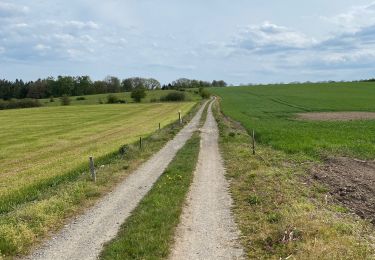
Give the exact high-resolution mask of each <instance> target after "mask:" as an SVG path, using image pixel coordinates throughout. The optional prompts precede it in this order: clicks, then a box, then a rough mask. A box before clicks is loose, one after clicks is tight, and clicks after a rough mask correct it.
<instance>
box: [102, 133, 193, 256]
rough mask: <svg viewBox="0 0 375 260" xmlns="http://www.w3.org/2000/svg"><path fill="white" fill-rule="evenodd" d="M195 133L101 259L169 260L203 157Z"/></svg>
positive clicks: (106, 247) (107, 246)
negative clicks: (195, 174)
mask: <svg viewBox="0 0 375 260" xmlns="http://www.w3.org/2000/svg"><path fill="white" fill-rule="evenodd" d="M199 143H200V138H199V134H198V133H195V134H194V135H193V137H192V138H191V139H190V140H189V141H188V142H187V143H186V144H185V146H184V147H183V148H182V149H181V150H180V151H179V152H178V153H177V155H176V157H175V159H174V160H173V161H172V162H171V163H170V165H169V166H168V168H167V170H166V171H165V172H164V173H163V175H162V176H161V177H160V178H159V180H158V181H157V182H156V183H155V185H154V187H153V188H152V189H151V191H150V192H149V193H148V194H147V195H146V196H145V197H144V198H143V200H142V201H141V203H140V204H139V205H138V207H137V208H136V209H135V210H134V211H133V213H132V215H131V216H130V217H129V218H128V219H127V221H126V222H125V223H124V224H123V226H122V227H121V230H120V232H119V234H118V237H117V238H116V239H114V240H113V241H111V242H110V243H108V244H107V245H106V246H105V248H104V250H103V252H102V254H101V259H165V258H166V257H167V256H168V254H169V252H170V246H171V244H172V242H173V235H174V231H175V228H176V226H177V224H178V222H179V217H180V215H181V212H182V206H183V204H184V201H185V197H186V194H187V192H188V190H189V186H190V184H191V182H192V179H193V172H194V169H195V166H196V163H197V159H198V153H199Z"/></svg>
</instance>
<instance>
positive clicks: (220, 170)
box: [171, 103, 243, 260]
mask: <svg viewBox="0 0 375 260" xmlns="http://www.w3.org/2000/svg"><path fill="white" fill-rule="evenodd" d="M211 106H212V103H211V104H210V106H209V109H208V115H207V120H206V123H205V125H204V127H203V129H202V134H201V138H202V139H201V150H200V153H199V160H198V165H197V169H196V172H195V175H194V180H193V184H192V186H191V189H190V191H189V194H188V198H187V205H186V206H185V208H184V210H183V213H182V216H181V222H180V224H179V226H178V228H177V232H176V237H175V245H174V247H173V249H172V252H171V259H173V260H174V259H176V260H181V259H184V260H185V259H242V258H243V250H242V248H241V247H240V246H239V244H238V241H237V240H238V236H239V232H238V230H237V227H236V225H235V223H234V220H233V217H232V214H231V207H232V199H231V196H230V194H229V192H228V182H227V180H226V179H225V177H224V174H225V170H224V167H223V163H222V159H221V156H220V153H219V146H218V127H217V124H216V121H215V119H214V117H213V115H212V110H211V109H212V108H211Z"/></svg>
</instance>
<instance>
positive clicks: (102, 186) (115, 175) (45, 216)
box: [0, 106, 199, 258]
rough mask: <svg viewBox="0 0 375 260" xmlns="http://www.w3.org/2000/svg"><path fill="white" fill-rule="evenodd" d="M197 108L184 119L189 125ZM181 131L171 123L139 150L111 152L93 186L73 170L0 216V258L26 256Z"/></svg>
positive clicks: (100, 164)
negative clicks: (62, 180)
mask: <svg viewBox="0 0 375 260" xmlns="http://www.w3.org/2000/svg"><path fill="white" fill-rule="evenodd" d="M198 107H199V106H196V107H195V108H194V109H192V110H191V111H190V113H188V115H186V116H185V118H184V122H188V121H190V119H191V118H192V116H193V115H194V114H195V113H196V111H197V109H198ZM180 129H181V126H180V125H179V124H178V123H177V122H175V123H172V124H170V125H168V126H166V127H165V128H163V129H162V130H161V131H157V132H154V133H153V134H151V135H150V136H148V137H147V138H145V139H144V146H143V148H142V149H141V150H140V149H139V148H138V143H133V144H129V145H127V146H126V153H125V155H121V154H120V153H119V152H113V153H111V154H108V155H107V156H104V157H102V158H101V159H100V160H97V161H96V163H97V166H98V171H97V182H96V183H93V182H92V181H91V180H90V177H89V174H88V167H82V168H79V169H76V170H75V171H73V172H74V178H72V179H67V180H66V181H64V182H59V183H52V184H51V185H49V186H48V187H47V188H46V189H44V190H43V192H39V193H38V194H37V195H36V196H35V197H34V199H33V200H31V201H27V202H25V203H23V204H20V205H18V206H16V207H14V208H13V209H12V210H11V211H9V212H7V213H3V214H0V258H1V256H3V257H7V258H11V257H12V256H15V255H19V254H26V253H27V252H28V251H29V250H30V248H31V247H32V246H33V245H35V244H36V243H38V242H39V241H41V240H42V239H43V238H44V237H46V235H47V234H48V233H49V232H51V231H52V232H53V231H56V230H58V229H60V228H61V227H62V226H63V224H64V222H65V221H66V220H67V219H68V218H70V217H72V216H74V215H77V214H79V213H80V212H82V211H83V210H84V209H85V208H87V207H89V206H91V205H93V204H94V203H95V201H96V200H97V199H98V198H99V197H100V196H102V195H104V194H105V193H106V192H108V191H110V190H111V188H112V187H113V186H114V185H115V184H116V183H118V182H120V181H121V180H123V179H124V177H126V176H127V175H128V174H130V173H131V172H132V171H134V170H135V169H136V168H137V167H138V166H139V165H140V164H141V163H142V162H144V161H146V160H147V159H148V158H149V157H150V156H152V155H153V154H154V153H155V152H156V151H158V150H160V149H161V147H163V146H164V145H165V143H166V142H167V141H168V140H170V139H171V138H173V137H174V136H175V134H177V133H178V131H179V130H180Z"/></svg>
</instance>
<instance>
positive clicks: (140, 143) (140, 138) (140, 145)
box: [139, 136, 142, 149]
mask: <svg viewBox="0 0 375 260" xmlns="http://www.w3.org/2000/svg"><path fill="white" fill-rule="evenodd" d="M139 149H142V136H141V137H139Z"/></svg>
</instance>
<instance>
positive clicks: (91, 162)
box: [90, 156, 96, 182]
mask: <svg viewBox="0 0 375 260" xmlns="http://www.w3.org/2000/svg"><path fill="white" fill-rule="evenodd" d="M90 172H91V177H92V180H93V181H94V182H96V171H95V164H94V158H93V157H92V156H90Z"/></svg>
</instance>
